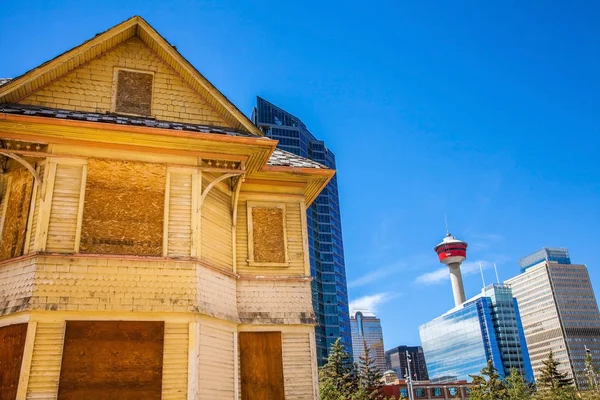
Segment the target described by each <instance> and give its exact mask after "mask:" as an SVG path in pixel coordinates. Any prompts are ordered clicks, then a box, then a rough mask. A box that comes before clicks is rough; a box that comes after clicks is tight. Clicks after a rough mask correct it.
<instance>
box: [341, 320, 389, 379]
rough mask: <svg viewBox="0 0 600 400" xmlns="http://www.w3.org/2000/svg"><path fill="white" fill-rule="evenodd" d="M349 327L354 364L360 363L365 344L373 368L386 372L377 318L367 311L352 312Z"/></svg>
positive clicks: (379, 324) (381, 337) (379, 322)
mask: <svg viewBox="0 0 600 400" xmlns="http://www.w3.org/2000/svg"><path fill="white" fill-rule="evenodd" d="M350 326H351V329H352V352H353V353H354V361H355V362H356V363H359V362H360V357H361V356H362V355H364V353H365V344H366V345H367V348H368V349H369V356H370V357H371V359H372V360H373V361H374V365H375V367H376V368H378V369H379V372H381V373H383V372H384V371H385V370H386V365H385V351H384V347H383V330H382V329H381V321H380V320H379V318H377V317H376V316H375V314H373V313H372V312H369V311H352V315H351V316H350Z"/></svg>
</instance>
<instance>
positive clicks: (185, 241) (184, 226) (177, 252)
mask: <svg viewBox="0 0 600 400" xmlns="http://www.w3.org/2000/svg"><path fill="white" fill-rule="evenodd" d="M168 182H169V194H168V199H169V206H168V213H169V215H168V231H167V255H168V256H169V257H189V256H190V255H191V251H192V171H189V172H178V171H169V180H168Z"/></svg>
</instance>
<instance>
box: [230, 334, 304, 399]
mask: <svg viewBox="0 0 600 400" xmlns="http://www.w3.org/2000/svg"><path fill="white" fill-rule="evenodd" d="M233 382H234V384H233V398H234V400H239V398H240V344H239V338H238V333H237V331H235V332H233ZM315 398H316V397H315Z"/></svg>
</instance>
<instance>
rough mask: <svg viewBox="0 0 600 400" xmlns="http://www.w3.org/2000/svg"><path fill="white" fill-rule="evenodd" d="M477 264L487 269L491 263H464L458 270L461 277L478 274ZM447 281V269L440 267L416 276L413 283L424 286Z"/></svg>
mask: <svg viewBox="0 0 600 400" xmlns="http://www.w3.org/2000/svg"><path fill="white" fill-rule="evenodd" d="M479 263H481V267H482V268H483V269H487V268H490V267H491V266H492V263H491V262H490V261H486V260H477V261H466V262H464V263H462V265H461V267H460V270H461V272H462V274H463V275H472V274H476V273H479ZM448 279H450V275H449V273H448V268H447V267H442V268H438V269H436V270H435V271H432V272H427V273H425V274H422V275H419V276H417V278H416V279H415V282H416V283H421V284H425V285H435V284H438V283H441V282H446V281H447V280H448Z"/></svg>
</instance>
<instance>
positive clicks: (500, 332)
mask: <svg viewBox="0 0 600 400" xmlns="http://www.w3.org/2000/svg"><path fill="white" fill-rule="evenodd" d="M419 334H420V336H421V343H422V345H423V351H424V353H425V361H426V363H427V372H428V374H429V379H430V380H431V381H432V382H448V381H454V380H457V379H459V380H467V381H470V380H471V377H470V376H469V375H472V374H478V373H479V371H480V370H481V369H482V368H483V367H485V365H486V363H487V362H488V360H491V361H492V363H493V364H494V367H495V368H496V369H497V370H498V373H499V374H500V376H501V377H504V376H507V375H508V374H509V372H510V369H511V368H516V369H517V370H519V371H521V373H522V374H523V375H524V376H525V378H526V379H527V380H528V381H533V371H532V370H531V364H530V362H529V355H528V352H527V347H526V345H525V337H524V334H523V328H522V326H521V320H520V317H519V308H518V306H517V302H516V299H514V298H513V296H512V292H511V289H510V287H508V286H506V285H501V284H492V285H489V286H487V287H485V288H484V289H483V290H482V291H481V293H480V294H479V295H477V296H475V297H473V298H471V299H469V300H467V301H466V302H465V303H463V304H461V305H459V306H457V307H454V308H453V309H452V310H450V311H448V312H447V313H445V314H444V315H442V316H440V317H438V318H436V319H434V320H432V321H430V322H428V323H426V324H423V325H421V326H420V327H419Z"/></svg>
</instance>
